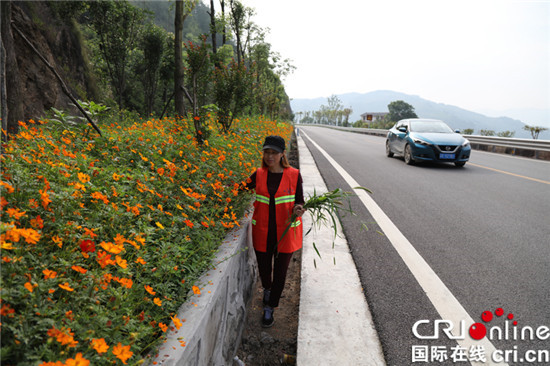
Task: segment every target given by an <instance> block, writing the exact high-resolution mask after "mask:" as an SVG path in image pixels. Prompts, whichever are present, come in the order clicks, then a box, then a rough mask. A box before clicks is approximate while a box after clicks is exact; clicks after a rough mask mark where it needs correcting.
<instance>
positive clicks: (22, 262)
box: [0, 118, 292, 365]
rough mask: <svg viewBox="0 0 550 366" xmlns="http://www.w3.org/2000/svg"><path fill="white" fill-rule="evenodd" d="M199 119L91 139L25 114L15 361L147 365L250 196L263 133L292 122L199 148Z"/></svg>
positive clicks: (15, 154) (10, 305)
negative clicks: (243, 188) (246, 189)
mask: <svg viewBox="0 0 550 366" xmlns="http://www.w3.org/2000/svg"><path fill="white" fill-rule="evenodd" d="M204 122H206V123H207V124H210V125H212V124H213V123H214V122H213V121H204ZM192 126H193V123H192V122H191V121H188V120H179V119H178V120H175V119H168V118H166V119H163V120H149V121H140V122H135V123H133V124H131V125H126V126H123V125H120V124H111V125H110V126H103V127H102V133H103V137H99V136H93V137H90V136H88V137H86V136H87V134H86V133H85V132H84V131H83V130H82V129H77V130H72V131H69V130H66V129H63V128H62V127H60V125H58V124H53V123H52V122H49V123H46V122H42V121H41V122H40V123H33V122H32V121H30V122H29V123H26V124H23V123H22V124H21V132H20V133H19V135H17V137H16V138H14V139H13V140H11V141H10V143H9V144H8V145H6V146H5V154H4V156H3V157H2V180H1V183H0V184H1V186H2V187H1V188H2V195H1V202H0V205H1V207H2V216H1V219H2V220H1V245H2V254H1V256H2V273H1V275H2V284H1V315H2V325H1V331H2V334H1V336H2V349H1V359H2V363H3V365H15V364H18V365H24V364H33V365H36V364H41V365H62V364H65V365H72V364H77V365H81V364H82V365H86V364H91V365H107V364H113V363H115V364H116V363H119V364H120V363H124V364H140V363H142V362H143V359H144V358H145V357H147V355H148V354H149V353H150V352H151V351H153V350H154V349H155V347H157V346H158V344H159V342H160V341H162V339H163V336H164V334H165V332H166V331H167V330H168V325H169V324H170V323H171V322H173V323H174V324H175V326H176V327H179V325H180V324H181V323H182V322H185V319H178V318H177V310H178V308H179V307H180V305H181V304H182V303H183V302H185V301H186V298H187V296H188V294H189V293H192V292H194V293H198V292H200V290H201V289H200V288H199V287H197V286H195V285H194V281H195V280H196V279H197V278H198V277H199V276H200V274H201V273H203V272H204V271H205V270H206V269H207V268H208V267H209V266H210V262H211V258H212V257H213V255H214V253H215V252H216V250H217V247H218V245H219V243H220V242H221V240H222V239H223V238H224V236H225V234H226V233H227V231H228V230H229V229H230V228H232V227H234V226H235V225H238V221H239V220H240V218H241V217H242V215H243V212H244V209H245V208H246V207H248V205H249V203H250V195H248V194H238V186H239V184H241V183H242V182H243V181H244V180H245V179H246V178H247V177H248V176H249V175H250V174H251V173H252V172H253V171H254V169H255V168H256V166H258V165H259V159H260V154H259V151H260V148H261V143H262V142H263V140H264V137H265V136H266V135H269V134H280V135H282V136H283V137H285V138H286V139H287V140H289V139H290V134H291V131H292V126H290V125H288V124H283V123H277V122H274V121H267V120H264V119H261V118H255V119H247V120H241V121H237V122H236V125H235V127H234V132H232V133H230V134H220V133H218V132H217V131H216V130H214V129H212V128H210V129H209V134H210V136H208V139H207V140H206V142H205V144H204V145H202V146H199V145H197V142H196V139H194V138H193V133H194V131H193V129H192ZM191 291H192V292H191ZM182 346H185V344H183V343H182Z"/></svg>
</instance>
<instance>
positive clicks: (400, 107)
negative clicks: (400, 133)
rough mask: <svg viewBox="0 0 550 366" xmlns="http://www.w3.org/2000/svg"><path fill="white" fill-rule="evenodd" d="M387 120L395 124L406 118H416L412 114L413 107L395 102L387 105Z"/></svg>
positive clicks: (402, 102)
mask: <svg viewBox="0 0 550 366" xmlns="http://www.w3.org/2000/svg"><path fill="white" fill-rule="evenodd" d="M388 111H389V114H388V118H389V120H390V121H392V122H397V121H400V120H402V119H406V118H418V116H417V115H416V113H415V112H414V107H413V106H412V105H410V104H408V103H406V102H404V101H402V100H396V101H394V102H391V103H390V104H388Z"/></svg>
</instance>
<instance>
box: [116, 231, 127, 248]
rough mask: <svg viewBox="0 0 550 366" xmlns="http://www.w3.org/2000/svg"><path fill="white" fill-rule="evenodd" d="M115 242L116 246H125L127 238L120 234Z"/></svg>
mask: <svg viewBox="0 0 550 366" xmlns="http://www.w3.org/2000/svg"><path fill="white" fill-rule="evenodd" d="M113 240H114V241H115V245H118V246H123V245H124V242H125V241H126V238H125V237H124V236H122V235H120V234H116V236H115V238H114V239H113Z"/></svg>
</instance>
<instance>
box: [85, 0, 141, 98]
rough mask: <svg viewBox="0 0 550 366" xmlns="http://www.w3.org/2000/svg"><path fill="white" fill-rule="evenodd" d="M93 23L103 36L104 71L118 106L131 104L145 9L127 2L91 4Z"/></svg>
mask: <svg viewBox="0 0 550 366" xmlns="http://www.w3.org/2000/svg"><path fill="white" fill-rule="evenodd" d="M89 15H90V24H91V26H92V28H93V29H94V31H95V33H96V34H97V36H98V37H99V51H100V53H101V56H102V61H103V62H104V64H103V65H102V66H104V69H105V70H104V71H105V72H106V74H107V77H108V78H109V80H110V83H111V86H112V87H113V89H114V92H115V97H116V99H117V102H118V105H119V106H120V107H121V108H122V107H125V106H126V105H127V99H128V98H127V90H126V87H127V77H128V75H127V71H128V65H129V58H130V53H131V52H132V51H133V49H134V47H135V44H136V41H137V39H138V38H139V37H140V36H141V32H142V29H143V24H144V19H145V12H144V11H143V10H142V9H138V8H135V7H134V6H132V5H131V4H129V3H128V2H126V1H120V2H119V1H109V0H102V1H95V2H91V3H90V9H89Z"/></svg>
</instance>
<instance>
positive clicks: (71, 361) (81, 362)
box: [65, 352, 90, 366]
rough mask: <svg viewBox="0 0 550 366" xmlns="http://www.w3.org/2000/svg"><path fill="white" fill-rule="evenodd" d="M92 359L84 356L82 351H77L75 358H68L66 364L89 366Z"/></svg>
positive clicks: (70, 365)
mask: <svg viewBox="0 0 550 366" xmlns="http://www.w3.org/2000/svg"><path fill="white" fill-rule="evenodd" d="M89 364H90V361H89V360H87V359H85V358H84V357H82V353H80V352H79V353H77V354H76V357H75V358H74V359H72V358H68V359H67V361H65V366H88V365H89Z"/></svg>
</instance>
